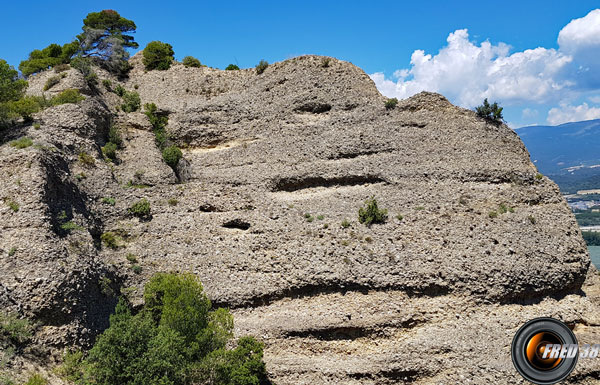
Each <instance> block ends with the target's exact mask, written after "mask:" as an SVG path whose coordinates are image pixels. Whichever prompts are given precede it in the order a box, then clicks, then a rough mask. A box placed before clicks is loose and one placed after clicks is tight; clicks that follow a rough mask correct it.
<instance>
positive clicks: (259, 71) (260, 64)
mask: <svg viewBox="0 0 600 385" xmlns="http://www.w3.org/2000/svg"><path fill="white" fill-rule="evenodd" d="M268 66H269V62H267V61H266V60H261V61H260V62H258V64H257V65H256V73H257V74H259V75H260V74H262V73H263V72H265V70H266V69H267V67H268Z"/></svg>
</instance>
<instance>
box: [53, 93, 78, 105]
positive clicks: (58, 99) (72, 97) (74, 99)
mask: <svg viewBox="0 0 600 385" xmlns="http://www.w3.org/2000/svg"><path fill="white" fill-rule="evenodd" d="M84 99H85V97H83V96H81V94H80V93H79V90H75V89H68V90H64V91H63V92H61V93H60V94H58V95H56V96H54V97H53V98H52V99H50V104H51V105H53V106H58V105H59V104H66V103H78V102H80V101H82V100H84Z"/></svg>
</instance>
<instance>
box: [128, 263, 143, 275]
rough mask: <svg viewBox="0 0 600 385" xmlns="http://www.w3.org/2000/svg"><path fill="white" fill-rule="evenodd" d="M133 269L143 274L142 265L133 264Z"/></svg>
mask: <svg viewBox="0 0 600 385" xmlns="http://www.w3.org/2000/svg"><path fill="white" fill-rule="evenodd" d="M131 271H133V272H134V273H135V274H142V267H141V266H140V265H138V264H134V265H131Z"/></svg>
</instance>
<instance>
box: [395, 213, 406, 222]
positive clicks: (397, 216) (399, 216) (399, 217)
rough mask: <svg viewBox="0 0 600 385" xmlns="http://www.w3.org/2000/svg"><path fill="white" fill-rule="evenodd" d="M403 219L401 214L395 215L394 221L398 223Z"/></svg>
mask: <svg viewBox="0 0 600 385" xmlns="http://www.w3.org/2000/svg"><path fill="white" fill-rule="evenodd" d="M403 218H404V217H403V216H402V215H401V214H398V215H396V219H398V220H399V221H401V220H402V219H403Z"/></svg>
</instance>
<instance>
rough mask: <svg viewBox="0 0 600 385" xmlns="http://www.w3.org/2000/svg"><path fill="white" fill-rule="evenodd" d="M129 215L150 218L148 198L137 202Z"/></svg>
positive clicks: (132, 206) (130, 209)
mask: <svg viewBox="0 0 600 385" xmlns="http://www.w3.org/2000/svg"><path fill="white" fill-rule="evenodd" d="M128 211H129V213H130V214H132V215H135V216H136V217H140V218H145V217H148V216H150V202H148V200H147V199H146V198H142V199H140V200H139V201H137V202H135V203H134V204H133V205H131V207H130V208H129V209H128Z"/></svg>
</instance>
